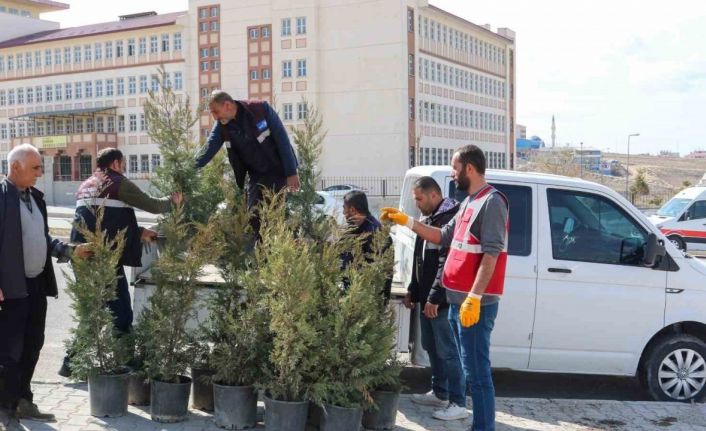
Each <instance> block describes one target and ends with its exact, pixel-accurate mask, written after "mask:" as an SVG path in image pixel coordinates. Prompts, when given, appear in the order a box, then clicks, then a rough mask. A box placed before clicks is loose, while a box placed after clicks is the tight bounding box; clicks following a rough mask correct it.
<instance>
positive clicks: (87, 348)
mask: <svg viewBox="0 0 706 431" xmlns="http://www.w3.org/2000/svg"><path fill="white" fill-rule="evenodd" d="M103 213H104V208H103V207H98V208H97V209H96V210H95V213H94V214H95V216H96V227H95V230H90V229H88V227H87V226H86V224H85V222H84V221H83V220H82V221H81V222H80V223H76V225H75V227H76V229H77V230H78V231H79V232H80V233H81V234H82V235H83V236H84V238H85V239H86V242H88V243H90V244H91V245H90V247H91V251H92V252H93V256H92V257H90V258H87V259H80V258H75V259H73V260H72V270H73V275H72V274H70V273H68V272H65V275H66V279H67V290H68V293H69V296H70V297H71V299H72V300H73V301H72V304H71V307H72V308H73V310H74V321H75V322H76V323H77V325H76V327H75V328H74V329H72V331H71V332H72V338H71V340H70V341H68V342H67V347H68V349H69V350H70V351H71V352H72V355H73V356H72V358H71V368H72V377H73V378H74V379H77V380H85V379H86V378H87V377H88V375H89V374H93V373H95V374H113V373H117V372H119V371H120V370H121V368H122V367H123V366H124V365H125V364H126V362H127V361H128V359H129V344H128V342H127V339H128V338H127V337H119V335H120V334H118V333H117V331H116V330H115V328H114V325H113V314H112V313H111V311H110V309H109V308H108V306H107V303H108V302H109V301H112V300H114V299H115V298H116V289H117V282H118V279H117V274H116V271H115V268H116V267H117V266H118V262H119V261H120V256H121V255H122V251H123V247H124V245H125V232H124V231H121V232H120V233H119V234H118V235H116V237H115V238H113V239H112V240H111V239H110V238H108V235H107V232H106V231H104V230H102V227H101V225H102V220H103Z"/></svg>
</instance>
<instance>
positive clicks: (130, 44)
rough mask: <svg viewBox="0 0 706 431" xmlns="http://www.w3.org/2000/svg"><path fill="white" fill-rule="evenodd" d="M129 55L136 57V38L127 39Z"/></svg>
mask: <svg viewBox="0 0 706 431" xmlns="http://www.w3.org/2000/svg"><path fill="white" fill-rule="evenodd" d="M127 56H128V57H134V56H135V39H132V38H131V39H128V40H127Z"/></svg>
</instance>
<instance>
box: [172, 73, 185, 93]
mask: <svg viewBox="0 0 706 431" xmlns="http://www.w3.org/2000/svg"><path fill="white" fill-rule="evenodd" d="M183 86H184V80H183V77H182V74H181V72H174V89H175V90H181V89H182V88H183Z"/></svg>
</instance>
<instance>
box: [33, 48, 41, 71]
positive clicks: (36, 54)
mask: <svg viewBox="0 0 706 431" xmlns="http://www.w3.org/2000/svg"><path fill="white" fill-rule="evenodd" d="M34 67H35V69H39V68H40V67H42V51H34Z"/></svg>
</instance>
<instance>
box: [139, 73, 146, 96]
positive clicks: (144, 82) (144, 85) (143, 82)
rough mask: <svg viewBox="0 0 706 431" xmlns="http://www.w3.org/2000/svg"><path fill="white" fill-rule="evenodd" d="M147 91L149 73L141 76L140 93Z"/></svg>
mask: <svg viewBox="0 0 706 431" xmlns="http://www.w3.org/2000/svg"><path fill="white" fill-rule="evenodd" d="M144 93H147V75H142V76H140V94H144Z"/></svg>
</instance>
